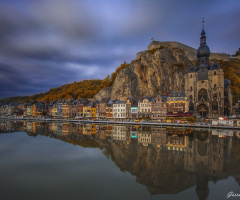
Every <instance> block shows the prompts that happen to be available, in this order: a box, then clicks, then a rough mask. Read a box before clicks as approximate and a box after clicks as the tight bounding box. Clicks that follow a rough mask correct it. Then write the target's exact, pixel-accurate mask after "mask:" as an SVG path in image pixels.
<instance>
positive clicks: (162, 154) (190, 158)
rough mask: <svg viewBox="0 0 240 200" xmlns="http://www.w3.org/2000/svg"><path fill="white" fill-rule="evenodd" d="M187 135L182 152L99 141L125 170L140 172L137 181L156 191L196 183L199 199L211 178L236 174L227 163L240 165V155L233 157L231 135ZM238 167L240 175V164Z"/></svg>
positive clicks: (173, 190)
mask: <svg viewBox="0 0 240 200" xmlns="http://www.w3.org/2000/svg"><path fill="white" fill-rule="evenodd" d="M183 137H188V139H187V141H188V142H187V143H186V144H187V147H186V148H184V151H180V152H179V151H172V150H168V151H167V149H168V148H166V149H165V150H161V151H158V150H156V149H155V148H154V147H153V146H152V145H150V146H148V147H145V146H144V145H139V144H137V143H130V144H129V145H126V144H125V143H123V142H112V143H108V142H103V141H99V144H100V146H103V147H104V148H105V149H106V150H107V151H108V152H109V154H110V155H111V158H112V160H113V161H114V162H115V163H116V165H117V166H118V167H119V168H120V169H121V170H122V171H128V172H130V173H131V174H132V175H134V176H136V181H137V182H139V183H141V184H143V185H146V186H147V188H148V190H149V191H150V192H151V193H152V194H173V193H178V192H181V191H183V190H185V189H187V188H189V187H192V186H194V185H196V193H197V195H198V196H199V199H206V197H207V196H208V192H209V189H208V182H209V181H212V180H213V181H214V182H216V181H217V180H219V179H223V178H227V177H228V176H229V175H232V172H231V171H229V170H227V169H228V167H227V166H228V165H230V166H231V167H232V168H234V166H239V165H240V163H239V164H238V165H234V164H231V163H235V162H237V163H238V162H240V159H238V157H239V156H238V155H237V154H234V155H235V156H236V157H235V158H234V160H233V159H232V158H231V157H230V152H231V148H232V138H231V137H227V138H223V137H218V136H213V135H211V134H210V133H209V132H208V131H193V133H192V134H191V135H190V136H183ZM238 146H239V145H238ZM238 150H239V149H238ZM236 152H237V151H236ZM238 152H239V151H238ZM234 169H235V170H236V175H237V174H238V175H240V169H239V167H238V169H237V167H235V168H234Z"/></svg>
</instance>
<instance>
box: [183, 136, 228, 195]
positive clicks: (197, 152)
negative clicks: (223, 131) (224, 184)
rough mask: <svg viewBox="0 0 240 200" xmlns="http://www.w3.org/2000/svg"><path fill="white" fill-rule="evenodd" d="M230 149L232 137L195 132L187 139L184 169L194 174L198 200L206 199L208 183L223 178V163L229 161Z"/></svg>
mask: <svg viewBox="0 0 240 200" xmlns="http://www.w3.org/2000/svg"><path fill="white" fill-rule="evenodd" d="M231 148H232V137H227V138H222V137H218V136H213V135H212V134H209V132H208V131H195V133H194V135H192V136H190V137H189V146H188V148H187V151H186V152H185V154H184V169H185V170H187V171H188V172H190V173H193V174H196V176H197V186H196V193H197V195H198V196H199V199H206V198H207V196H208V193H209V188H208V181H210V180H213V181H214V180H217V179H218V178H219V177H222V176H223V163H224V162H226V161H228V160H229V157H230V152H231Z"/></svg>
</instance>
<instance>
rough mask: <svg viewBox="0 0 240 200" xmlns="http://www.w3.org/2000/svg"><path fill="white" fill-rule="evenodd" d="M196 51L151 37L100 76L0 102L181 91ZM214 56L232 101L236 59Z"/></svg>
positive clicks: (239, 81)
mask: <svg viewBox="0 0 240 200" xmlns="http://www.w3.org/2000/svg"><path fill="white" fill-rule="evenodd" d="M196 51H197V50H196V49H194V48H191V47H188V46H186V45H183V44H180V43H178V42H158V41H153V42H152V43H151V44H150V45H149V46H148V50H146V51H143V52H139V53H137V58H136V59H135V60H133V61H132V62H131V63H130V64H122V65H121V66H120V67H118V68H117V69H116V71H115V72H114V73H112V75H111V76H108V77H106V78H105V79H104V80H83V81H79V82H74V83H71V84H66V85H63V86H61V87H58V88H54V89H50V90H49V91H47V92H45V93H40V94H36V95H33V96H29V97H12V98H6V99H1V100H0V103H1V102H2V103H3V102H4V103H8V102H19V101H20V102H28V101H30V100H34V101H41V100H47V101H53V100H56V99H67V98H74V99H76V98H92V97H93V98H94V99H102V98H103V97H111V98H120V99H121V98H126V97H129V96H132V97H139V96H145V95H148V96H152V95H156V94H163V95H164V94H167V93H171V92H173V91H183V88H184V81H183V77H184V74H185V73H186V71H187V68H188V67H189V66H190V65H194V66H196V60H197V57H196ZM214 60H217V61H218V62H219V64H220V65H221V67H222V68H223V70H224V73H225V78H228V79H230V81H231V83H232V91H233V97H234V101H235V102H236V100H237V96H238V94H240V89H239V88H240V60H238V59H235V60H233V59H229V57H228V55H226V54H217V53H211V56H210V62H211V63H212V62H213V61H214Z"/></svg>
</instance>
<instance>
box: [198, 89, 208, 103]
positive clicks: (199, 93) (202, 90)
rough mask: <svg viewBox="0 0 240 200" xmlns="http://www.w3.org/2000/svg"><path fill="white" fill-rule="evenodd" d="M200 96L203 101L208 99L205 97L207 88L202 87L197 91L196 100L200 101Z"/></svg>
mask: <svg viewBox="0 0 240 200" xmlns="http://www.w3.org/2000/svg"><path fill="white" fill-rule="evenodd" d="M202 98H203V99H204V100H205V101H207V99H208V97H207V90H205V89H203V88H202V89H201V90H199V92H198V101H200V100H201V99H202Z"/></svg>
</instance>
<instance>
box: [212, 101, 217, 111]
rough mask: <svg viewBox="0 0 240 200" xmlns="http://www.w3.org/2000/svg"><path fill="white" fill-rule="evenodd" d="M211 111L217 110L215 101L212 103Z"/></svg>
mask: <svg viewBox="0 0 240 200" xmlns="http://www.w3.org/2000/svg"><path fill="white" fill-rule="evenodd" d="M212 110H218V102H217V101H216V100H214V101H213V102H212Z"/></svg>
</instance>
